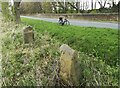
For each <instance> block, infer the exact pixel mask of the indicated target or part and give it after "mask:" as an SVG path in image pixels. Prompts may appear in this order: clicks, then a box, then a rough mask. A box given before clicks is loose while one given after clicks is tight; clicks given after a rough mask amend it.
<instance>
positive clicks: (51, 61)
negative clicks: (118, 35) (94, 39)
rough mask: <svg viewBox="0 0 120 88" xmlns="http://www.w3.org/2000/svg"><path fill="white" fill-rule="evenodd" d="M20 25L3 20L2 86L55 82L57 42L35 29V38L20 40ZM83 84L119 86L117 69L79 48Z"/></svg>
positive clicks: (52, 84) (47, 84)
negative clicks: (32, 41) (25, 43)
mask: <svg viewBox="0 0 120 88" xmlns="http://www.w3.org/2000/svg"><path fill="white" fill-rule="evenodd" d="M23 26H25V25H15V24H12V23H10V24H9V23H4V24H3V25H2V27H3V33H4V37H3V38H2V55H3V58H2V82H3V86H55V85H56V81H57V80H59V78H56V76H57V75H58V74H57V72H56V71H57V70H58V68H57V62H58V60H59V57H60V54H59V51H58V49H59V47H60V43H59V42H58V41H56V40H55V39H54V38H51V36H50V35H49V33H48V32H46V30H43V31H44V32H42V31H39V30H40V29H39V28H38V30H36V29H34V33H35V41H34V44H33V45H31V46H25V45H24V43H23V35H22V34H23V33H22V32H23V30H21V29H23ZM79 55H80V58H79V59H78V60H79V61H80V63H81V64H80V69H81V73H82V74H81V75H82V79H80V81H81V83H80V85H83V86H118V69H117V68H111V67H110V66H109V65H106V64H105V63H104V62H103V61H102V60H99V59H97V58H94V57H89V56H87V55H86V54H84V53H81V52H79Z"/></svg>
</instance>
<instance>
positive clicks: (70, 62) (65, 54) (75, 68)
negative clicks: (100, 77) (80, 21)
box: [59, 44, 81, 86]
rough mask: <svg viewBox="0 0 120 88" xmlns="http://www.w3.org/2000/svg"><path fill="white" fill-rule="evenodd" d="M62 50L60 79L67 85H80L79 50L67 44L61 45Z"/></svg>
mask: <svg viewBox="0 0 120 88" xmlns="http://www.w3.org/2000/svg"><path fill="white" fill-rule="evenodd" d="M60 52H61V57H60V73H59V75H60V79H61V80H62V81H63V82H65V83H66V84H67V85H71V86H73V85H74V86H76V85H79V80H80V76H81V74H80V66H79V62H78V61H77V59H78V54H77V52H76V51H75V50H73V49H71V48H70V47H69V46H68V45H66V44H63V45H62V46H61V47H60Z"/></svg>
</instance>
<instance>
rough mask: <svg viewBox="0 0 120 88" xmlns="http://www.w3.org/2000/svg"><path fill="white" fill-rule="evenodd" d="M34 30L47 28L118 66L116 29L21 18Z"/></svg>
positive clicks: (55, 35) (76, 45)
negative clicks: (62, 24)
mask: <svg viewBox="0 0 120 88" xmlns="http://www.w3.org/2000/svg"><path fill="white" fill-rule="evenodd" d="M22 21H23V22H25V23H27V24H30V25H32V26H34V27H35V29H36V31H38V32H44V31H45V30H47V31H48V32H49V33H50V35H51V36H52V37H53V38H56V39H57V40H59V41H60V42H62V43H66V44H68V45H69V46H71V47H73V48H74V49H76V50H78V51H81V52H84V53H85V54H87V55H89V56H92V55H93V56H95V57H98V58H99V59H102V60H103V61H105V63H107V64H108V65H110V66H118V31H117V30H113V29H109V28H95V27H79V26H60V25H58V24H56V23H51V22H45V21H40V20H33V19H27V18H22Z"/></svg>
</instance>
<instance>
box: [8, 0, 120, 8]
mask: <svg viewBox="0 0 120 88" xmlns="http://www.w3.org/2000/svg"><path fill="white" fill-rule="evenodd" d="M10 1H11V2H13V0H10ZM22 1H25V2H31V1H32V2H44V1H51V2H52V1H80V2H81V3H83V2H88V6H89V7H88V9H91V0H22ZM92 1H93V3H95V2H96V9H98V8H100V5H99V4H98V2H97V1H98V0H92ZM99 1H100V0H99ZM102 1H103V2H104V1H105V0H102ZM107 1H108V2H110V1H111V0H107ZM114 1H115V2H116V4H117V3H118V1H120V0H114ZM93 7H94V6H93ZM106 7H109V4H106Z"/></svg>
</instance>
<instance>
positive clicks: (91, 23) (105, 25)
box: [21, 16, 118, 29]
mask: <svg viewBox="0 0 120 88" xmlns="http://www.w3.org/2000/svg"><path fill="white" fill-rule="evenodd" d="M21 17H23V18H30V19H37V20H44V21H49V22H55V23H56V22H58V19H56V18H38V17H32V16H21ZM69 21H70V24H71V25H76V26H85V27H97V28H112V29H118V24H117V23H110V22H95V21H85V20H69Z"/></svg>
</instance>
